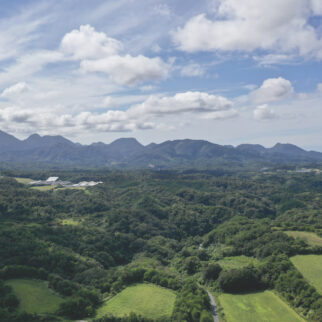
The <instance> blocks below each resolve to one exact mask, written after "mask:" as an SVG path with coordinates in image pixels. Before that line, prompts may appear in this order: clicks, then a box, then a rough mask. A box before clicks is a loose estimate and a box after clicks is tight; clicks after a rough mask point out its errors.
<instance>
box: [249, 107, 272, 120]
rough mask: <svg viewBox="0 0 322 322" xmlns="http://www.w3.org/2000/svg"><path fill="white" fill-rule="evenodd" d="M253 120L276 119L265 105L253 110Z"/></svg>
mask: <svg viewBox="0 0 322 322" xmlns="http://www.w3.org/2000/svg"><path fill="white" fill-rule="evenodd" d="M254 118H255V119H256V120H272V119H275V118H277V115H276V114H275V112H274V111H273V110H271V109H270V108H269V106H268V105H267V104H264V105H260V106H258V107H257V108H256V109H255V110H254Z"/></svg>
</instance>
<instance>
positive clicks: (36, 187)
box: [31, 186, 55, 191]
mask: <svg viewBox="0 0 322 322" xmlns="http://www.w3.org/2000/svg"><path fill="white" fill-rule="evenodd" d="M31 189H35V190H39V191H50V190H53V189H55V186H34V187H32V188H31Z"/></svg>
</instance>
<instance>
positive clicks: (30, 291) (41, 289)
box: [6, 279, 64, 314]
mask: <svg viewBox="0 0 322 322" xmlns="http://www.w3.org/2000/svg"><path fill="white" fill-rule="evenodd" d="M6 283H7V284H8V285H10V286H11V287H12V289H13V292H14V294H15V295H16V296H17V297H18V298H19V301H20V305H19V310H20V311H25V312H28V313H38V314H43V313H54V312H55V311H56V310H57V309H58V307H59V304H60V303H62V302H63V301H64V299H63V298H62V297H60V296H58V295H56V294H55V293H54V292H53V291H52V290H50V289H49V288H48V287H47V284H46V282H43V281H37V280H31V279H14V280H9V281H7V282H6Z"/></svg>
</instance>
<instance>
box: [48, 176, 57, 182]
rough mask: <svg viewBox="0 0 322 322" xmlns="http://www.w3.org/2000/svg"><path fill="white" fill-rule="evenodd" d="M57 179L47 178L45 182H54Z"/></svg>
mask: <svg viewBox="0 0 322 322" xmlns="http://www.w3.org/2000/svg"><path fill="white" fill-rule="evenodd" d="M58 179H59V177H49V178H48V179H47V180H46V182H56V181H57V180H58Z"/></svg>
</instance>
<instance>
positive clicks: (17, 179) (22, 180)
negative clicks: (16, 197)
mask: <svg viewBox="0 0 322 322" xmlns="http://www.w3.org/2000/svg"><path fill="white" fill-rule="evenodd" d="M15 179H16V181H18V182H19V183H23V184H28V183H29V182H32V181H35V180H33V179H29V178H15Z"/></svg>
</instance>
